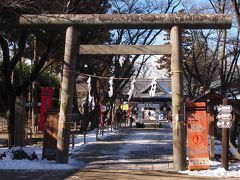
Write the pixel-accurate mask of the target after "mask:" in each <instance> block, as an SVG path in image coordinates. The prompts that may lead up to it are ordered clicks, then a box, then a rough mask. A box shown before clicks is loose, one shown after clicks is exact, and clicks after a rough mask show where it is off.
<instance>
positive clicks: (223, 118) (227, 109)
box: [217, 105, 233, 128]
mask: <svg viewBox="0 0 240 180" xmlns="http://www.w3.org/2000/svg"><path fill="white" fill-rule="evenodd" d="M217 110H218V114H217V119H218V121H217V127H218V128H230V127H232V122H231V120H232V119H233V116H232V106H231V105H224V106H223V105H220V106H218V107H217Z"/></svg>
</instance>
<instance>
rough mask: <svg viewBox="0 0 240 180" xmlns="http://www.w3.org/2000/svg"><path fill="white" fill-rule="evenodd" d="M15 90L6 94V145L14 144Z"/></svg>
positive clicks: (11, 145)
mask: <svg viewBox="0 0 240 180" xmlns="http://www.w3.org/2000/svg"><path fill="white" fill-rule="evenodd" d="M15 101H16V95H15V92H13V91H10V92H9V94H8V110H7V120H8V147H9V148H11V147H13V146H14V139H15V138H14V135H15V134H14V127H15Z"/></svg>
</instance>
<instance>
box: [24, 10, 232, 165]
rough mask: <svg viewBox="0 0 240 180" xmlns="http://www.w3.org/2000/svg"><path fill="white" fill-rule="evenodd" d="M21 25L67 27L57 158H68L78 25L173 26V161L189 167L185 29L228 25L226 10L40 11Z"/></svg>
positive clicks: (224, 26) (101, 26) (118, 26)
mask: <svg viewBox="0 0 240 180" xmlns="http://www.w3.org/2000/svg"><path fill="white" fill-rule="evenodd" d="M19 24H20V25H21V26H25V27H27V26H31V28H32V27H36V28H39V27H45V28H48V27H49V28H59V27H67V31H66V42H65V54H64V67H63V81H62V92H61V105H60V118H59V130H58V138H59V139H58V143H57V148H58V151H57V162H59V163H67V162H68V151H69V148H68V146H69V132H68V131H69V129H68V122H69V120H70V117H69V116H68V115H69V114H71V107H72V97H73V91H72V90H73V84H74V80H75V79H74V78H75V76H74V73H73V71H74V70H75V67H74V65H75V61H76V56H77V54H78V47H77V43H78V40H77V28H76V27H80V28H89V27H91V28H92V27H94V28H95V27H96V28H108V29H118V28H122V29H123V28H126V29H136V28H137V29H171V71H172V112H173V113H172V116H173V162H174V168H175V169H176V170H184V169H185V168H186V147H185V146H186V137H185V136H186V132H185V126H184V124H185V123H184V119H183V117H184V110H183V105H184V103H183V63H182V47H181V46H182V40H181V30H182V29H229V28H230V27H231V24H232V17H231V16H230V15H225V14H40V15H22V16H20V18H19Z"/></svg>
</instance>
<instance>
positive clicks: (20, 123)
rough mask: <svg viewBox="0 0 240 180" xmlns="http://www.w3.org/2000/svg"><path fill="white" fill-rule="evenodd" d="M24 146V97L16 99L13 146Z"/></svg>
mask: <svg viewBox="0 0 240 180" xmlns="http://www.w3.org/2000/svg"><path fill="white" fill-rule="evenodd" d="M24 145H25V97H24V96H23V95H21V96H17V97H16V106H15V126H14V146H24Z"/></svg>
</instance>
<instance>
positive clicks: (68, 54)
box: [56, 26, 78, 163]
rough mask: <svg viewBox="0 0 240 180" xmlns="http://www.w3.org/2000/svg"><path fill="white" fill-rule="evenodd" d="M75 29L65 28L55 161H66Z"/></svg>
mask: <svg viewBox="0 0 240 180" xmlns="http://www.w3.org/2000/svg"><path fill="white" fill-rule="evenodd" d="M77 46H78V35H77V29H76V28H75V27H73V26H70V27H68V28H67V31H66V41H65V52H64V64H63V79H62V83H61V88H62V89H61V103H60V114H59V122H58V135H57V154H56V161H57V163H68V155H69V138H70V120H71V113H72V104H73V103H72V102H73V92H74V87H75V86H74V83H75V64H76V58H77V54H78V47H77Z"/></svg>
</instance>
